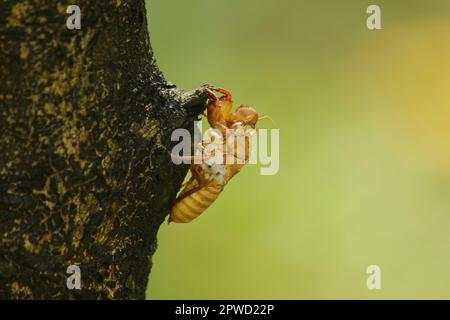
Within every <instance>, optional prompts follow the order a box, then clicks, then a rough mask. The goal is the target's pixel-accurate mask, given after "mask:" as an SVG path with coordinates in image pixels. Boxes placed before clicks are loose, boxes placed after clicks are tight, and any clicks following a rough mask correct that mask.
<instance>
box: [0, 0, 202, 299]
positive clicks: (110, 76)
mask: <svg viewBox="0 0 450 320" xmlns="http://www.w3.org/2000/svg"><path fill="white" fill-rule="evenodd" d="M70 4H73V3H72V2H65V1H59V0H24V1H14V0H8V1H2V2H1V4H0V298H7V299H8V298H34V299H47V298H50V299H60V298H84V299H101V298H106V299H107V298H111V299H117V298H124V299H142V298H144V297H145V290H146V287H147V279H148V275H149V272H150V268H151V256H152V255H153V253H154V252H155V249H156V233H157V230H158V228H159V226H160V224H161V223H162V222H163V220H164V218H165V216H166V214H167V213H168V212H169V209H170V206H171V204H172V203H173V201H174V199H175V196H176V193H177V191H178V189H179V187H180V184H181V182H182V180H183V177H184V175H185V174H186V171H187V168H186V167H184V166H175V165H173V164H172V162H171V160H170V150H171V147H172V146H173V144H174V142H171V140H170V136H171V133H172V130H173V129H175V128H178V127H184V128H187V129H189V130H191V131H192V126H193V125H192V121H193V120H195V119H196V118H197V116H198V114H199V113H200V112H201V111H202V109H203V105H204V101H205V99H206V94H205V92H204V90H203V89H201V88H200V89H198V90H195V91H192V92H187V91H182V90H179V89H177V88H175V87H174V86H173V85H171V84H170V83H168V82H166V81H165V80H164V78H163V76H162V74H161V73H160V71H159V70H158V68H157V66H156V64H155V60H154V58H153V53H152V50H151V47H150V44H149V35H148V31H147V21H146V10H145V5H144V1H143V0H134V1H132V0H130V1H121V0H115V1H112V0H111V1H98V0H84V1H80V2H79V3H77V4H78V5H79V6H80V8H81V30H68V29H67V28H66V19H67V17H68V16H69V15H68V14H66V8H67V6H68V5H70ZM69 265H79V266H80V268H81V272H82V289H81V290H68V288H67V286H66V279H67V276H68V274H67V273H66V269H67V267H68V266H69Z"/></svg>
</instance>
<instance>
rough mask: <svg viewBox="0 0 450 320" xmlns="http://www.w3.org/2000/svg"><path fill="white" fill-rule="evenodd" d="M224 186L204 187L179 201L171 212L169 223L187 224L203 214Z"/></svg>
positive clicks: (188, 193) (189, 193)
mask: <svg viewBox="0 0 450 320" xmlns="http://www.w3.org/2000/svg"><path fill="white" fill-rule="evenodd" d="M222 189H223V186H221V185H219V184H215V185H212V186H204V187H202V188H199V189H197V190H195V191H193V192H187V193H186V196H184V197H181V198H180V199H178V200H177V202H176V203H175V205H174V206H173V208H172V211H171V212H170V218H169V222H178V223H187V222H190V221H192V220H194V219H195V218H197V217H198V216H199V215H201V214H202V212H203V211H205V210H206V209H207V208H208V207H209V206H210V205H211V204H212V203H213V202H214V201H215V200H216V199H217V197H218V196H219V194H220V192H221V191H222Z"/></svg>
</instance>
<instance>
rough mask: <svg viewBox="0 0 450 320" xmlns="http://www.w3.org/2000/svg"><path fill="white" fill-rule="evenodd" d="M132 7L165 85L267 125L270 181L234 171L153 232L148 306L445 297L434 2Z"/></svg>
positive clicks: (209, 0) (444, 186) (443, 84)
mask: <svg viewBox="0 0 450 320" xmlns="http://www.w3.org/2000/svg"><path fill="white" fill-rule="evenodd" d="M369 4H378V5H380V6H381V12H382V27H383V29H382V30H375V31H369V30H368V29H367V28H366V18H367V16H368V15H367V14H366V8H367V7H368V5H369ZM147 7H148V11H149V24H150V26H149V28H150V32H151V37H152V46H153V48H154V50H155V53H156V57H157V60H158V63H159V66H160V67H161V69H162V70H163V72H164V73H165V75H166V77H167V78H168V79H169V80H170V81H172V82H174V83H176V84H177V85H178V86H180V87H183V88H186V89H190V88H195V87H198V86H200V85H202V84H204V83H207V82H210V83H213V84H215V85H218V86H222V87H225V88H227V89H229V90H231V92H232V93H233V94H234V98H235V101H236V103H238V104H239V103H248V104H251V105H252V106H254V107H255V108H256V109H257V110H258V111H259V113H260V114H261V115H270V116H271V117H272V118H273V119H274V120H275V121H276V123H277V125H276V126H274V125H273V124H272V123H271V122H270V121H267V120H266V121H261V122H260V124H259V127H260V128H273V127H278V128H279V129H280V171H279V173H278V174H277V175H275V176H261V175H260V174H259V167H258V166H256V165H253V166H248V167H247V168H245V169H244V170H243V171H242V172H241V173H240V174H239V175H238V176H237V177H236V178H234V179H233V180H232V181H231V182H230V183H229V184H228V185H227V187H226V189H225V191H224V192H223V193H222V195H221V197H220V198H219V199H218V201H217V202H216V203H215V204H214V205H213V206H212V207H211V208H209V209H208V210H207V211H206V212H205V213H204V214H203V215H202V216H201V217H199V218H198V219H197V220H194V221H193V222H192V223H190V224H187V225H182V224H178V225H177V224H171V225H167V224H164V225H162V226H161V229H160V231H159V249H158V250H157V252H156V254H155V256H154V257H153V262H154V267H153V270H152V272H151V276H150V283H149V289H148V292H147V297H148V298H149V299H241V298H242V299H318V298H324V299H334V298H342V299H347V298H358V299H367V298H388V299H391V298H447V299H448V298H450V236H449V230H450V126H449V123H450V1H448V0H441V1H438V0H432V1H422V0H414V1H412V0H396V1H361V0H359V1H356V0H354V1H349V0H347V1H335V0H327V1H323V0H319V1H318V0H308V1H300V0H297V1H294V0H292V1H289V0H277V1H261V0H227V1H219V0H190V1H174V0H153V1H147ZM372 264H375V265H378V266H380V268H381V271H382V289H381V290H368V289H367V287H366V279H367V274H366V269H367V267H368V266H369V265H372Z"/></svg>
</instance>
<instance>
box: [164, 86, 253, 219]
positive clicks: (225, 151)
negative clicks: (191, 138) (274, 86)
mask: <svg viewBox="0 0 450 320" xmlns="http://www.w3.org/2000/svg"><path fill="white" fill-rule="evenodd" d="M207 90H208V94H209V95H210V101H209V103H208V104H207V118H208V122H209V124H210V126H211V128H210V129H208V131H209V133H210V139H206V140H204V141H202V144H201V148H202V149H203V151H206V154H207V156H206V157H203V160H204V161H203V163H201V164H196V163H195V162H194V163H193V164H191V167H190V171H191V173H192V177H191V178H190V180H189V181H188V182H187V183H186V184H185V187H184V188H183V190H182V191H181V193H180V195H179V196H178V198H177V200H176V201H175V204H174V206H173V207H172V210H171V212H170V216H169V222H180V223H186V222H190V221H192V220H193V219H195V218H196V217H198V216H199V215H200V214H201V213H202V212H203V211H205V210H206V209H207V208H208V207H209V206H210V205H211V204H212V203H213V202H214V201H215V200H216V199H217V197H218V196H219V194H220V193H221V192H222V190H223V188H224V187H225V185H226V184H227V183H228V181H229V180H230V179H231V178H232V177H233V176H234V175H235V174H236V173H238V172H239V171H240V170H241V169H242V167H243V166H244V165H245V164H246V163H247V162H248V161H249V158H250V151H251V136H252V135H253V134H255V132H256V131H255V126H256V123H257V121H258V113H257V112H256V110H255V109H253V108H252V107H249V106H244V105H243V106H239V107H238V108H237V109H236V110H235V111H234V112H232V107H233V106H232V102H233V100H232V97H231V94H230V93H229V92H228V91H226V90H225V89H221V88H211V89H207ZM214 91H217V92H220V93H221V94H222V96H221V97H220V98H218V97H217V96H216V95H215V93H214ZM239 137H240V138H241V139H239ZM230 138H231V139H230ZM230 159H231V160H230Z"/></svg>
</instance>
